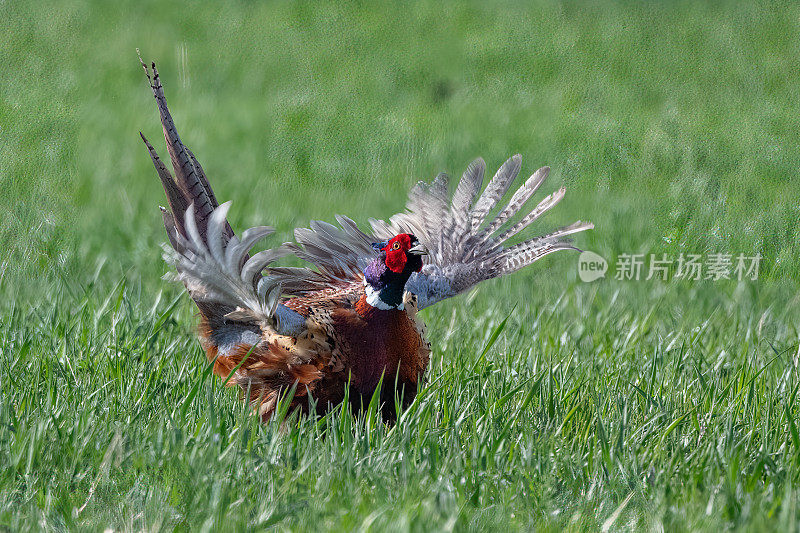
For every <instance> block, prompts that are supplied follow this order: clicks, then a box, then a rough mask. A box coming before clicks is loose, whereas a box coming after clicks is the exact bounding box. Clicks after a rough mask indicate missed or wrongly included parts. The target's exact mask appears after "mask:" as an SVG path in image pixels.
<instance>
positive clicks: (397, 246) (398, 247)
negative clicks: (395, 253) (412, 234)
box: [392, 242, 400, 250]
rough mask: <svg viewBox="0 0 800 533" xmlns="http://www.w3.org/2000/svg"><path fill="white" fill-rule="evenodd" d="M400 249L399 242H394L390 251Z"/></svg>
mask: <svg viewBox="0 0 800 533" xmlns="http://www.w3.org/2000/svg"><path fill="white" fill-rule="evenodd" d="M399 249H400V242H395V243H394V244H393V245H392V250H399Z"/></svg>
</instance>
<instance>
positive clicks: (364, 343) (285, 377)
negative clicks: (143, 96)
mask: <svg viewBox="0 0 800 533" xmlns="http://www.w3.org/2000/svg"><path fill="white" fill-rule="evenodd" d="M142 66H143V67H144V70H145V73H146V74H147V78H148V80H149V81H150V85H151V88H152V90H153V95H154V96H155V99H156V103H157V105H158V111H159V113H160V115H161V125H162V127H163V131H164V138H165V139H166V142H167V149H168V151H169V155H170V159H171V160H172V167H173V170H174V173H175V176H174V177H173V176H172V175H171V174H170V171H169V170H168V169H167V167H166V166H165V165H164V163H162V161H161V160H160V159H159V157H158V155H157V154H156V152H155V150H154V149H153V147H152V145H151V144H150V143H149V142H148V141H147V139H145V138H144V135H142V139H143V140H144V143H145V145H146V146H147V149H148V151H149V152H150V157H151V159H152V161H153V164H154V165H155V168H156V171H157V172H158V176H159V178H161V183H162V185H163V186H164V191H165V192H166V195H167V200H168V202H169V210H167V209H165V208H161V210H162V215H163V219H164V225H165V226H166V229H167V235H168V237H169V242H170V244H171V248H170V247H167V246H165V247H164V249H165V259H166V260H167V261H168V262H170V263H171V264H172V265H174V267H175V269H176V271H177V275H176V276H174V277H175V278H176V279H178V280H180V281H182V282H183V283H184V284H185V286H186V289H187V291H188V292H189V294H190V295H191V297H192V299H193V300H194V301H195V303H196V304H197V307H198V309H199V310H200V316H201V324H200V330H199V336H200V340H201V343H202V345H203V348H204V349H205V351H206V354H207V356H208V358H209V359H210V360H212V361H213V362H214V371H215V372H216V373H217V374H218V375H220V376H223V377H225V378H228V377H230V378H231V379H230V380H229V383H230V384H236V385H239V386H240V387H242V389H243V390H244V391H247V392H248V393H249V401H250V402H251V403H252V404H253V406H254V408H256V409H257V411H258V413H259V414H260V415H261V417H262V418H263V419H266V418H268V417H270V416H271V415H272V413H273V412H274V410H275V407H276V405H277V402H278V400H279V398H280V395H281V394H282V393H284V392H286V391H288V390H290V389H292V388H294V389H295V390H294V396H293V398H292V399H291V406H290V408H291V409H295V408H300V409H302V410H303V411H304V412H308V411H309V409H310V408H311V406H312V405H315V406H316V407H315V409H316V411H317V412H320V413H322V412H324V411H326V410H327V409H328V408H329V407H331V406H333V405H336V404H339V403H341V402H342V401H343V399H344V398H345V389H346V387H347V386H348V385H349V387H350V395H349V397H350V399H351V402H353V405H354V407H355V408H358V407H359V406H360V405H363V404H364V403H368V402H369V401H370V398H371V397H372V396H373V394H374V393H375V392H376V390H377V387H378V385H379V383H382V387H381V390H380V391H379V394H380V398H381V401H382V405H383V406H384V407H383V412H384V416H386V417H387V418H389V419H391V418H393V416H394V414H395V400H396V399H398V398H400V399H401V401H402V404H403V405H408V404H409V403H410V402H411V401H412V400H413V398H414V396H415V395H416V393H417V388H418V386H419V384H420V379H421V378H422V376H423V375H424V373H425V371H426V369H427V367H428V361H429V356H430V345H429V343H428V342H427V341H426V340H425V334H424V329H425V328H424V325H423V324H422V322H421V321H420V320H419V318H418V317H417V311H418V310H419V309H422V308H425V307H428V306H430V305H433V304H435V303H436V302H439V301H441V300H444V299H445V298H449V297H451V296H454V295H456V294H458V293H460V292H463V291H465V290H467V289H469V288H470V287H472V286H474V285H475V284H477V283H479V282H481V281H484V280H488V279H491V278H495V277H499V276H503V275H505V274H508V273H511V272H514V271H516V270H519V269H520V268H522V267H524V266H527V265H529V264H531V263H533V262H534V261H537V260H538V259H541V258H542V257H544V256H545V255H547V254H549V253H551V252H555V251H558V250H570V249H576V248H574V247H573V246H572V245H571V244H570V241H569V240H567V239H565V237H566V236H568V235H570V234H573V233H577V232H579V231H584V230H587V229H591V228H592V227H593V226H592V224H591V223H584V222H580V221H578V222H575V223H574V224H571V225H569V226H566V227H563V228H560V229H557V230H555V231H553V232H552V233H549V234H547V235H543V236H540V237H536V238H533V239H530V240H527V241H524V242H521V243H519V244H515V245H513V246H508V247H506V246H504V244H505V243H506V242H507V240H508V239H510V238H511V237H512V236H514V235H516V234H517V233H519V232H520V231H521V230H523V229H525V228H526V227H527V226H528V225H529V224H530V223H532V222H533V221H534V220H536V219H538V218H539V217H540V216H541V215H543V214H544V213H545V212H546V211H547V210H549V209H550V208H552V207H553V206H554V205H556V204H557V203H558V202H559V201H560V200H561V198H562V197H563V196H564V188H563V187H562V188H561V189H559V190H558V191H556V192H555V193H553V194H551V195H549V196H547V197H546V198H544V199H543V200H542V201H541V202H539V203H538V205H536V206H535V207H534V208H533V209H532V210H530V211H529V212H527V213H526V214H524V215H523V216H522V217H521V218H520V219H519V221H517V222H512V217H515V215H517V214H519V213H520V212H524V211H523V208H524V206H525V205H526V204H527V202H528V200H529V199H530V198H531V197H532V196H533V194H534V193H535V192H536V190H537V189H538V188H539V186H540V185H541V184H542V182H543V181H544V180H545V178H546V177H547V174H548V171H549V169H548V168H546V167H545V168H541V169H539V170H537V171H536V172H535V173H534V174H533V175H532V176H531V177H530V178H529V179H528V180H527V181H525V183H524V184H523V185H522V186H521V187H520V188H519V189H517V190H516V191H515V192H514V193H513V195H512V196H511V199H510V200H509V202H508V204H506V205H505V207H503V208H502V209H500V210H499V211H498V212H497V213H496V214H494V215H493V216H490V215H491V214H492V213H493V212H494V211H495V208H496V207H497V206H498V204H499V202H500V200H501V199H502V198H503V196H504V195H505V194H506V192H507V191H508V190H509V188H510V186H511V184H512V182H513V181H514V179H515V178H516V177H517V174H518V173H519V170H520V162H521V158H520V156H518V155H516V156H514V157H512V158H510V159H509V160H508V161H506V162H505V163H504V164H503V165H502V166H501V167H500V169H499V170H498V171H497V173H496V174H495V176H494V177H493V178H492V179H491V181H490V182H489V184H488V185H487V187H486V189H485V190H484V191H483V193H482V194H480V195H479V193H480V189H481V185H482V183H483V174H484V170H485V165H484V162H483V160H481V159H477V160H475V161H473V162H472V163H471V164H470V165H469V167H468V168H467V171H466V172H465V173H464V175H463V177H462V178H461V181H460V182H459V183H458V186H457V187H456V190H455V193H454V194H453V196H452V198H451V197H450V195H449V193H448V179H447V176H446V175H444V174H440V175H439V176H438V177H437V178H436V179H435V180H434V181H433V182H432V183H430V184H425V183H419V184H418V185H417V186H416V187H414V188H413V189H412V190H411V192H410V194H409V201H408V204H407V206H406V207H407V208H406V211H404V212H402V213H398V214H396V215H394V216H392V217H391V218H390V219H389V222H384V221H382V220H374V219H372V220H370V224H371V226H372V232H373V234H372V235H370V234H367V233H364V232H362V231H360V230H359V229H358V228H357V226H356V224H355V223H354V222H353V221H352V220H350V219H349V218H347V217H344V216H337V217H336V219H337V221H338V223H339V225H340V227H336V226H333V225H331V224H327V223H325V222H317V221H313V222H311V224H310V225H311V227H310V228H309V229H296V230H295V232H294V235H295V239H296V242H295V243H286V244H283V245H282V246H279V247H277V248H272V249H268V250H264V251H261V252H259V253H257V254H255V255H253V256H252V257H251V256H249V255H248V252H249V250H250V249H251V248H252V247H253V245H254V244H255V243H256V242H257V241H259V240H260V239H262V238H263V237H265V236H267V235H269V234H270V233H272V231H273V230H272V229H271V228H269V227H265V226H261V227H255V228H250V229H248V230H245V231H244V232H243V233H242V235H241V237H237V236H236V235H234V232H233V230H232V229H231V226H230V225H229V224H228V222H227V220H226V215H227V213H228V208H229V207H230V202H226V203H224V204H221V205H220V204H218V202H217V199H216V197H215V196H214V192H213V191H212V190H211V186H210V185H209V183H208V180H207V178H206V176H205V173H204V172H203V169H202V167H201V166H200V164H199V163H198V162H197V159H195V157H194V154H192V152H191V151H189V149H188V148H186V147H185V146H184V145H183V143H182V142H181V139H180V137H179V136H178V132H177V131H176V130H175V124H174V123H173V121H172V117H171V116H170V113H169V110H168V109H167V103H166V100H165V98H164V90H163V88H162V85H161V82H160V80H159V77H158V71H157V70H156V66H155V63H153V64H152V76H151V74H150V71H149V70H148V68H147V66H146V65H145V64H144V63H142ZM289 254H292V255H294V256H296V257H299V258H300V259H303V260H305V261H307V262H309V263H311V264H312V265H313V266H314V267H315V268H298V267H293V268H290V267H275V266H271V265H272V263H273V262H274V261H275V260H276V259H278V258H280V257H283V256H285V255H289ZM382 376H383V379H382Z"/></svg>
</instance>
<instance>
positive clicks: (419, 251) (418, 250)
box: [408, 243, 428, 255]
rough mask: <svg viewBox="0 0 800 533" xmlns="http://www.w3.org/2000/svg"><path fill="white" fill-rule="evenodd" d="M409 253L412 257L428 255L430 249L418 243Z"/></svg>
mask: <svg viewBox="0 0 800 533" xmlns="http://www.w3.org/2000/svg"><path fill="white" fill-rule="evenodd" d="M408 253H410V254H411V255H428V249H427V248H425V247H424V246H422V245H421V244H420V243H417V244H416V245H414V246H412V247H411V248H409V249H408Z"/></svg>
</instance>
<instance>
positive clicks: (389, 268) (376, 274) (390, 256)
mask: <svg viewBox="0 0 800 533" xmlns="http://www.w3.org/2000/svg"><path fill="white" fill-rule="evenodd" d="M372 246H373V248H375V249H376V250H378V251H379V252H380V254H379V255H378V257H376V258H375V259H373V260H372V261H371V262H370V263H369V264H368V265H367V267H366V268H365V269H364V286H365V287H366V293H367V303H368V304H370V305H371V306H373V307H377V308H378V309H402V308H403V291H404V290H405V286H406V282H407V281H408V278H410V277H411V274H413V273H414V272H419V271H420V270H422V256H423V255H426V254H427V253H428V251H427V250H426V249H425V247H424V246H422V245H421V244H420V243H419V241H418V240H417V238H416V237H415V236H414V235H412V234H410V233H401V234H399V235H396V236H395V237H393V238H391V239H389V240H388V241H383V242H378V243H375V244H373V245H372Z"/></svg>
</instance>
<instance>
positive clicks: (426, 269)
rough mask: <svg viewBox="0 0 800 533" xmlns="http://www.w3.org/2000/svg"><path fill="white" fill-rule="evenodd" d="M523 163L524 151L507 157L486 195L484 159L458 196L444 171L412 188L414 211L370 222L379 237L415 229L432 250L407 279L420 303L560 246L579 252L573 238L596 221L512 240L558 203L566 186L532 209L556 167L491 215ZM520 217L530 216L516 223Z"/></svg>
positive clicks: (410, 208) (467, 175) (530, 181)
mask: <svg viewBox="0 0 800 533" xmlns="http://www.w3.org/2000/svg"><path fill="white" fill-rule="evenodd" d="M521 163H522V158H521V157H520V156H519V155H515V156H513V157H512V158H510V159H509V160H507V161H506V162H505V163H504V164H503V165H502V166H501V167H500V169H499V170H498V171H497V173H496V174H495V175H494V177H493V178H492V179H491V181H489V184H488V185H487V186H486V188H485V189H484V191H483V193H482V194H480V195H479V194H478V193H479V192H480V189H481V186H482V184H483V175H484V172H485V169H486V164H485V163H484V162H483V160H482V159H476V160H475V161H473V162H472V164H470V165H469V167H468V168H467V170H466V172H464V175H463V176H462V178H461V180H460V182H459V183H458V186H457V187H456V190H455V193H454V194H453V197H452V200H450V199H449V198H448V192H447V191H448V179H447V176H446V175H444V174H440V175H439V176H437V177H436V179H435V180H434V181H433V182H432V183H430V184H427V183H423V182H420V183H419V184H417V185H416V186H415V187H414V188H413V189H412V190H411V192H410V193H409V198H408V203H407V204H406V211H404V212H402V213H398V214H396V215H394V216H392V217H391V218H390V219H389V222H388V223H387V222H384V221H382V220H374V219H372V220H370V223H371V225H372V229H373V231H374V233H375V235H376V236H378V237H379V238H388V237H391V236H392V235H395V234H397V233H402V232H408V233H413V234H414V235H416V236H417V238H418V239H419V240H420V242H422V244H423V245H425V247H426V248H428V252H429V256H428V262H427V263H426V264H425V265H424V266H423V268H422V271H421V272H419V273H416V274H414V275H413V276H412V277H411V279H410V280H409V281H408V283H407V284H406V289H407V290H408V291H409V292H412V293H414V294H416V295H417V298H418V307H419V308H420V309H422V308H423V307H427V306H429V305H432V304H434V303H436V302H438V301H440V300H443V299H445V298H449V297H451V296H455V295H456V294H458V293H460V292H463V291H465V290H467V289H469V288H470V287H472V286H474V285H475V284H477V283H480V282H481V281H485V280H487V279H492V278H495V277H499V276H504V275H506V274H510V273H512V272H515V271H517V270H519V269H521V268H523V267H525V266H527V265H530V264H531V263H533V262H535V261H537V260H539V259H541V258H542V257H544V256H546V255H548V254H550V253H552V252H556V251H558V250H577V248H575V247H574V246H572V244H571V241H570V240H569V239H567V238H566V237H568V236H569V235H571V234H573V233H578V232H580V231H585V230H588V229H592V228H593V227H594V225H593V224H591V223H589V222H581V221H577V222H575V223H573V224H570V225H569V226H565V227H562V228H559V229H557V230H555V231H553V232H551V233H548V234H546V235H542V236H540V237H535V238H532V239H529V240H527V241H523V242H521V243H519V244H515V245H512V246H506V244H507V241H508V240H509V239H510V238H511V237H513V236H515V235H517V234H518V233H519V232H520V231H522V230H524V229H525V228H527V227H528V226H529V225H530V224H531V223H533V222H534V221H535V220H537V219H539V218H540V217H541V216H542V215H543V214H544V213H546V212H547V211H548V210H550V209H551V208H553V207H554V206H555V205H556V204H558V202H559V201H561V199H562V198H563V197H564V193H565V189H564V188H563V187H562V188H560V189H559V190H558V191H556V192H554V193H552V194H550V195H549V196H547V197H546V198H544V199H543V200H542V201H540V202H539V203H538V204H537V205H536V206H535V207H533V209H531V210H530V211H528V212H527V213H526V212H525V206H526V205H527V203H528V201H529V200H530V199H531V197H532V196H533V195H534V193H535V192H536V191H537V190H538V189H539V187H540V186H541V185H542V183H543V182H544V180H545V179H546V178H547V175H548V173H549V171H550V169H549V168H547V167H543V168H540V169H539V170H537V171H536V172H535V173H534V174H533V175H532V176H531V177H530V178H528V180H526V181H525V183H524V184H523V185H522V186H521V187H520V188H519V189H517V190H516V191H515V192H514V193H513V194H512V196H511V199H510V200H509V202H508V204H506V205H505V206H504V207H503V208H502V209H500V210H499V212H498V213H497V215H496V216H494V217H493V218H492V217H490V214H491V213H492V212H493V211H494V210H495V209H496V208H497V206H498V205H499V203H500V200H501V199H502V198H503V197H504V196H505V195H506V193H507V192H508V190H509V188H510V187H511V184H512V183H513V182H514V180H515V179H516V177H517V176H518V174H519V171H520V167H521ZM517 215H522V218H520V220H519V221H518V222H516V223H513V224H511V223H510V221H511V219H512V218H514V217H515V216H517Z"/></svg>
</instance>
